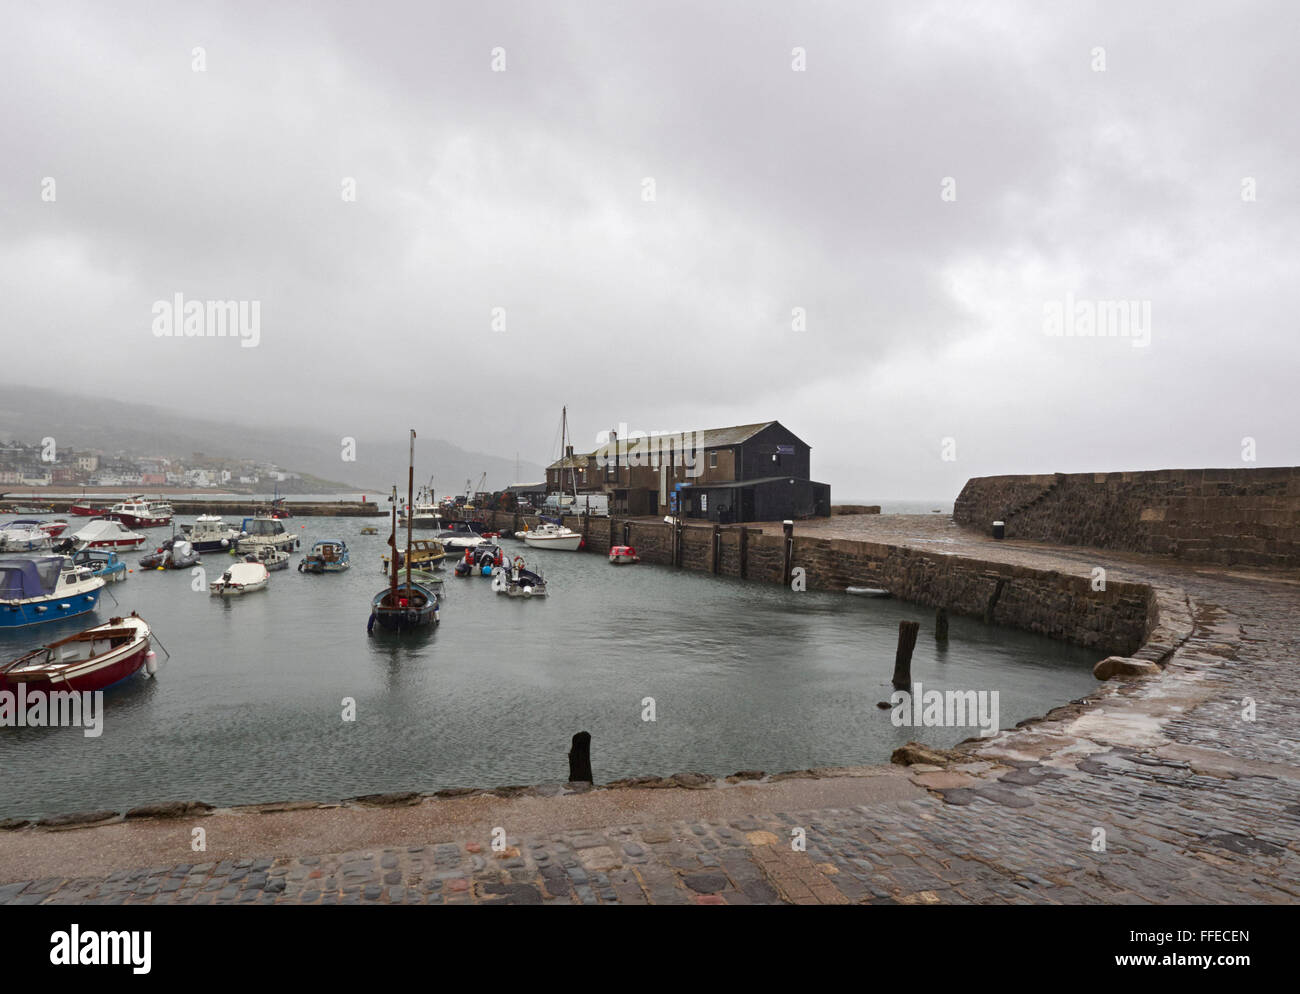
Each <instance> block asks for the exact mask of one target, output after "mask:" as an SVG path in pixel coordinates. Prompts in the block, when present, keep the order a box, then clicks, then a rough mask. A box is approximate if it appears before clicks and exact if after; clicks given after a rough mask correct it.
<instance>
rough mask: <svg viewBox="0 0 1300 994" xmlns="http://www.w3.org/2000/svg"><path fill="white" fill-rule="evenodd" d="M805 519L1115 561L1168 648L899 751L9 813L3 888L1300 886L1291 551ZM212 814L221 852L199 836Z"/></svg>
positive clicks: (975, 551)
mask: <svg viewBox="0 0 1300 994" xmlns="http://www.w3.org/2000/svg"><path fill="white" fill-rule="evenodd" d="M778 527H779V526H778ZM801 530H802V531H803V532H804V533H805V534H808V535H810V536H819V537H830V538H842V539H852V540H868V541H871V542H875V543H882V544H889V545H893V546H897V547H899V548H914V549H924V550H925V551H927V552H929V553H934V552H941V553H942V554H945V555H951V556H956V557H966V558H970V559H977V560H982V561H997V562H1002V563H1006V564H1008V565H1012V566H1016V567H1023V568H1024V569H1025V570H1026V571H1029V572H1027V573H1023V574H1016V575H1017V577H1024V576H1029V575H1031V574H1032V572H1033V571H1042V572H1044V573H1061V574H1066V575H1069V576H1075V577H1087V576H1091V575H1093V573H1092V571H1093V569H1094V568H1095V567H1097V566H1102V567H1104V568H1105V569H1106V571H1107V575H1108V576H1109V577H1110V578H1111V579H1112V580H1115V581H1120V582H1124V583H1130V584H1140V585H1145V586H1147V587H1150V588H1151V590H1152V592H1153V594H1152V604H1153V609H1152V618H1151V624H1150V626H1149V627H1150V634H1149V635H1148V639H1147V644H1146V645H1145V646H1144V647H1143V648H1142V649H1141V650H1139V651H1138V652H1137V653H1136V655H1138V656H1139V657H1141V658H1143V659H1145V660H1159V661H1161V664H1162V665H1161V666H1160V669H1159V671H1158V672H1157V673H1156V674H1155V675H1152V676H1148V677H1144V678H1140V679H1127V680H1124V679H1119V680H1111V681H1108V682H1106V683H1099V685H1098V689H1097V691H1096V692H1095V693H1094V694H1092V695H1090V696H1089V697H1088V698H1085V699H1083V700H1080V701H1076V702H1071V703H1068V704H1064V705H1063V706H1061V707H1059V708H1057V709H1055V710H1053V711H1051V712H1049V713H1048V714H1047V715H1046V716H1044V717H1043V718H1041V719H1038V720H1035V721H1031V722H1026V723H1022V726H1021V727H1019V728H1016V729H1011V730H1004V731H1003V732H1001V733H1000V734H998V735H997V736H995V737H993V738H991V739H987V740H983V741H980V742H975V743H967V744H966V745H964V746H962V747H961V748H959V749H958V750H955V751H953V752H947V753H943V754H927V753H924V752H913V753H911V754H909V755H907V756H900V757H898V758H900V759H908V760H911V761H912V762H911V765H902V764H899V765H889V766H882V767H861V768H849V769H834V770H829V769H828V770H808V771H797V772H793V773H786V774H777V775H764V774H760V773H758V772H757V771H752V772H742V773H739V774H737V775H736V776H734V777H730V778H727V779H726V780H713V779H710V778H708V777H703V776H700V775H698V774H689V773H686V774H678V775H676V776H673V777H668V778H663V779H660V778H654V777H647V778H641V779H639V780H635V781H628V782H624V783H621V784H612V785H604V786H603V787H600V788H597V789H594V790H582V789H575V787H574V786H573V785H564V784H551V785H541V786H539V787H531V788H503V789H499V790H496V791H491V792H487V791H481V792H473V791H471V792H464V791H454V792H447V793H449V794H451V795H454V796H445V797H439V796H434V797H424V796H419V795H405V796H390V797H377V798H365V799H354V800H352V801H349V802H343V803H340V804H335V805H317V804H300V805H296V804H286V805H278V806H277V805H261V806H257V807H255V808H249V809H231V810H219V811H213V810H205V809H204V808H203V807H191V808H185V807H183V806H177V807H175V808H174V809H165V808H164V809H162V810H160V811H158V812H154V814H155V815H172V816H173V817H156V816H155V817H133V818H126V819H124V818H123V817H122V816H121V815H120V814H117V813H114V812H100V813H97V814H91V815H87V816H85V818H83V819H80V820H78V819H72V820H71V822H70V823H69V822H65V823H62V824H51V825H45V826H31V825H25V824H21V825H14V824H4V825H0V828H5V829H7V831H5V832H3V833H0V903H8V904H67V903H81V902H85V903H89V904H137V903H148V904H159V903H165V904H209V903H237V904H267V903H276V904H284V903H291V904H430V903H432V904H471V903H478V904H494V903H505V904H537V903H544V904H768V903H793V904H854V903H904V904H970V903H995V904H1027V903H1036V904H1073V903H1121V904H1164V903H1204V902H1210V903H1220V902H1222V903H1268V904H1290V903H1294V902H1295V901H1296V900H1297V899H1300V860H1298V857H1300V841H1298V840H1300V746H1298V745H1297V736H1296V734H1295V730H1296V729H1297V728H1298V727H1300V674H1298V672H1297V667H1296V659H1297V649H1300V623H1298V622H1297V614H1298V613H1300V612H1298V611H1297V609H1298V608H1300V579H1298V578H1297V577H1296V575H1295V573H1294V571H1292V572H1289V573H1284V572H1265V571H1260V570H1248V569H1234V568H1228V567H1219V566H1200V567H1196V566H1192V565H1189V564H1185V563H1178V562H1175V561H1173V560H1168V559H1162V558H1156V557H1150V556H1146V557H1142V556H1136V555H1125V554H1120V553H1116V552H1108V551H1100V550H1090V549H1078V548H1071V549H1068V550H1061V549H1055V548H1051V547H1047V546H1042V545H1036V544H1032V543H1028V542H1013V541H1008V542H994V541H992V540H991V539H985V538H982V537H980V536H977V535H973V534H971V533H967V532H963V531H960V530H958V529H956V528H955V527H954V526H953V525H952V524H951V522H948V521H945V520H936V519H933V518H903V517H897V516H875V515H871V516H861V517H856V518H855V517H851V516H842V517H836V518H833V519H828V520H826V521H819V522H816V523H810V524H809V525H806V526H801ZM1016 582H1021V581H1020V580H1017V581H1016ZM885 720H887V718H886V719H885ZM557 762H562V757H559V758H557ZM142 814H148V813H147V812H144V813H142ZM196 827H202V828H204V830H205V832H206V836H207V843H208V851H207V852H204V853H194V852H192V851H191V849H190V840H191V838H192V834H191V833H192V832H193V829H194V828H196ZM495 828H500V829H502V832H503V834H504V837H503V838H501V837H500V836H498V840H499V841H498V846H502V845H503V846H504V848H494V845H493V843H494V836H493V830H494V829H495ZM801 840H802V842H803V847H802V848H799V846H798V843H799V842H800V841H801Z"/></svg>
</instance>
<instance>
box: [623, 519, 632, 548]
mask: <svg viewBox="0 0 1300 994" xmlns="http://www.w3.org/2000/svg"><path fill="white" fill-rule="evenodd" d="M623 544H624V545H631V544H632V522H630V521H624V522H623Z"/></svg>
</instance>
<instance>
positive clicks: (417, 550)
mask: <svg viewBox="0 0 1300 994" xmlns="http://www.w3.org/2000/svg"><path fill="white" fill-rule="evenodd" d="M446 558H447V550H446V549H444V548H443V547H442V543H441V542H439V541H438V540H437V539H436V538H416V539H412V540H411V569H413V570H417V569H418V570H424V571H425V572H433V571H434V570H436V569H438V568H439V567H440V566H442V562H443V560H444V559H446ZM388 563H389V557H388V556H384V559H383V567H382V569H383V572H384V576H387V575H388ZM405 566H406V553H405V552H403V551H402V550H401V549H398V550H397V568H398V569H399V570H400V569H403V568H405Z"/></svg>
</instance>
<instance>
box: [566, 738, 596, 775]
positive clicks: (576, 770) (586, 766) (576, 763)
mask: <svg viewBox="0 0 1300 994" xmlns="http://www.w3.org/2000/svg"><path fill="white" fill-rule="evenodd" d="M569 782H570V783H595V779H594V778H593V777H592V775H591V733H590V732H579V733H578V734H577V735H575V736H574V737H573V745H572V746H571V747H570V748H569Z"/></svg>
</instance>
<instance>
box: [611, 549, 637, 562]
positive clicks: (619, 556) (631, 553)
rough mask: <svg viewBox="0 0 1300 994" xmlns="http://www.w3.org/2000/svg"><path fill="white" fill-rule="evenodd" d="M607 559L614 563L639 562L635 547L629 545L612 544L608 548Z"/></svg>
mask: <svg viewBox="0 0 1300 994" xmlns="http://www.w3.org/2000/svg"><path fill="white" fill-rule="evenodd" d="M609 561H610V562H611V563H615V564H622V563H639V562H640V561H641V557H640V556H638V555H637V554H636V549H634V548H632V546H630V545H614V546H610V549H609Z"/></svg>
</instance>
